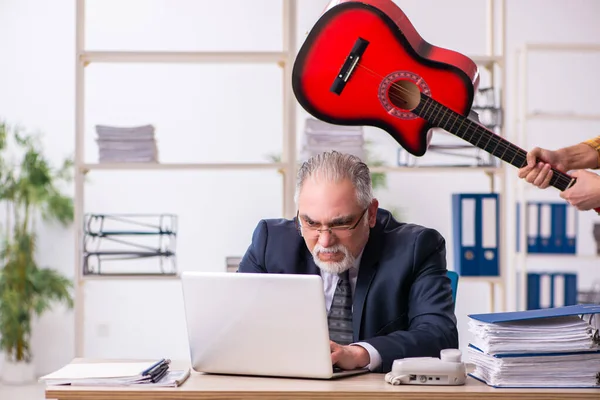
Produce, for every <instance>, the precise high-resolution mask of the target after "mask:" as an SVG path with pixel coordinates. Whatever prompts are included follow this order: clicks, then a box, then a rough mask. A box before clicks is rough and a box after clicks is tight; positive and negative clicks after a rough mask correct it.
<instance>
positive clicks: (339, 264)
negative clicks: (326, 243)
mask: <svg viewBox="0 0 600 400" xmlns="http://www.w3.org/2000/svg"><path fill="white" fill-rule="evenodd" d="M338 251H340V252H342V253H344V258H343V259H342V260H341V261H322V260H321V259H319V253H335V252H338ZM312 255H313V260H314V261H315V264H317V267H319V268H320V269H322V270H323V271H326V272H329V273H331V274H341V273H342V272H344V271H346V270H348V269H350V268H352V266H353V265H354V261H355V257H354V256H353V255H352V254H350V251H349V250H348V249H347V248H346V247H345V246H342V245H341V244H336V245H335V246H332V247H327V248H325V247H323V246H321V245H320V244H318V243H317V244H316V245H315V247H314V248H313V250H312Z"/></svg>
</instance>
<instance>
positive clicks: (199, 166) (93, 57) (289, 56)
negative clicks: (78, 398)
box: [74, 0, 297, 357]
mask: <svg viewBox="0 0 600 400" xmlns="http://www.w3.org/2000/svg"><path fill="white" fill-rule="evenodd" d="M282 5H283V19H282V22H283V47H282V48H283V50H282V51H281V52H264V51H263V52H260V51H259V52H214V51H208V52H201V51H189V52H186V51H174V52H169V51H87V50H86V44H85V10H86V3H85V0H77V1H76V18H75V19H76V32H75V35H76V49H75V51H76V66H75V71H76V73H75V79H76V81H75V87H76V91H75V107H76V108H75V176H74V178H75V219H74V222H75V356H76V357H81V356H83V349H84V337H85V332H84V312H85V303H84V301H85V293H84V289H85V281H86V280H87V279H91V280H105V279H107V280H114V279H154V280H155V279H173V278H172V277H169V276H166V277H160V276H159V277H156V276H143V275H142V276H135V277H132V276H123V277H115V276H111V277H104V276H91V277H85V276H83V267H82V266H83V260H82V238H83V222H84V209H85V188H84V179H85V175H86V174H87V173H89V172H92V171H96V170H115V171H117V170H157V171H180V170H204V171H207V170H211V171H219V170H220V171H222V170H267V169H270V170H276V171H279V172H280V173H281V174H282V176H283V205H282V206H283V207H282V208H283V214H284V215H285V216H286V217H292V216H293V215H294V214H295V213H294V209H295V206H294V197H293V193H294V190H295V182H294V176H295V172H296V120H295V118H296V99H295V97H294V94H293V91H292V87H291V75H292V67H293V60H294V58H295V55H296V53H297V51H296V0H282ZM90 63H170V64H180V63H223V64H228V63H229V64H230V63H237V64H245V63H253V64H256V63H270V64H277V65H279V66H280V67H281V68H282V69H283V74H282V77H283V104H284V105H283V126H282V132H283V149H282V150H283V151H282V162H280V163H239V164H236V163H222V164H220V163H182V164H177V163H170V164H141V163H140V164H138V163H126V164H121V163H116V164H104V163H102V164H100V163H98V164H90V163H86V161H85V159H84V157H85V143H84V136H85V135H84V129H85V128H84V127H85V121H84V115H85V102H84V100H85V84H84V83H85V67H86V66H88V65H89V64H90ZM290 193H291V194H292V195H291V196H290Z"/></svg>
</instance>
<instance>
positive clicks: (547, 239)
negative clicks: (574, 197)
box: [517, 201, 578, 254]
mask: <svg viewBox="0 0 600 400" xmlns="http://www.w3.org/2000/svg"><path fill="white" fill-rule="evenodd" d="M526 209H527V212H526V215H525V218H526V220H525V229H526V231H527V252H528V253H543V254H575V253H576V251H577V215H578V214H577V209H576V208H575V207H573V206H571V205H569V204H566V203H556V202H540V201H530V202H527V207H526ZM520 211H521V210H520V207H519V204H517V251H520V244H519V238H520V233H521V232H519V230H518V227H519V221H520V218H521V212H520Z"/></svg>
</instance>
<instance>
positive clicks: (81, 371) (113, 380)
mask: <svg viewBox="0 0 600 400" xmlns="http://www.w3.org/2000/svg"><path fill="white" fill-rule="evenodd" d="M169 363H170V362H169V361H168V360H161V361H159V362H99V363H70V364H67V365H65V366H64V367H62V368H60V369H59V370H57V371H54V372H52V373H50V374H48V375H45V376H42V377H41V378H39V380H40V381H41V382H45V383H46V384H47V385H72V386H130V385H139V384H144V385H153V386H172V387H175V386H179V385H181V384H182V383H183V382H184V381H185V380H186V379H187V378H188V377H189V374H190V370H189V368H188V369H186V370H174V371H172V370H169V366H168V364H169Z"/></svg>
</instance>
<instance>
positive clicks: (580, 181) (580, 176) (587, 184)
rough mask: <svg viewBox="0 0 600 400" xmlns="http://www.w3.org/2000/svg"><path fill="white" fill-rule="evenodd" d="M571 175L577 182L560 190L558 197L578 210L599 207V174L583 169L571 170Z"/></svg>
mask: <svg viewBox="0 0 600 400" xmlns="http://www.w3.org/2000/svg"><path fill="white" fill-rule="evenodd" d="M571 176H572V177H574V178H577V182H575V185H573V186H572V187H570V188H569V189H567V190H565V191H564V192H561V193H560V197H562V198H563V199H565V200H567V201H568V202H569V203H571V204H572V205H573V206H574V207H576V208H577V209H578V210H580V211H587V210H591V209H592V208H596V207H600V176H598V175H597V174H595V173H593V172H590V171H585V170H578V171H573V172H572V173H571Z"/></svg>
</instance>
